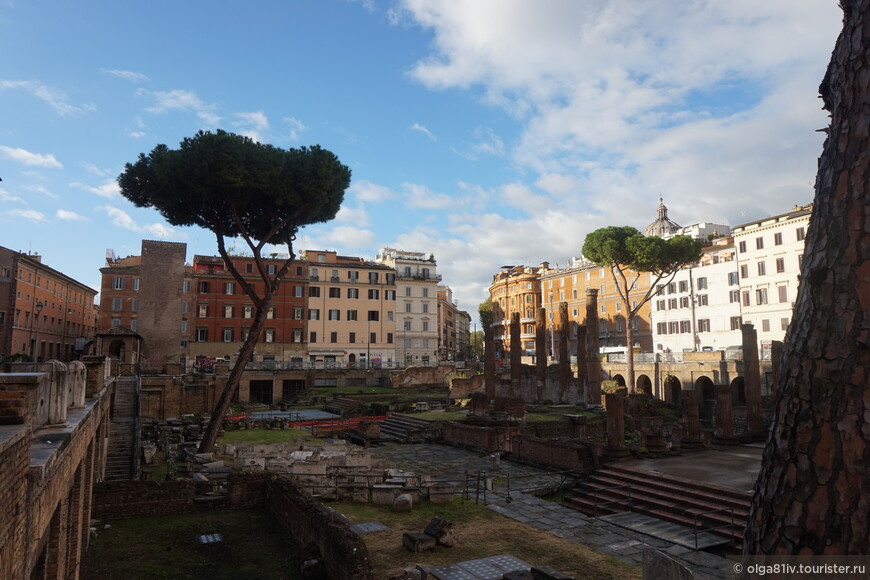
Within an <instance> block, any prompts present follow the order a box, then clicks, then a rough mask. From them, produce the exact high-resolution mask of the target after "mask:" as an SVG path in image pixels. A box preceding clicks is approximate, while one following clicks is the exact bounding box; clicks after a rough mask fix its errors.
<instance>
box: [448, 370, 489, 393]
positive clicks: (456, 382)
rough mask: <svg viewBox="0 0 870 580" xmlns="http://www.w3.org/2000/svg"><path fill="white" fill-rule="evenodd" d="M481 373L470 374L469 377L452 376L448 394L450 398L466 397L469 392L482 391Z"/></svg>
mask: <svg viewBox="0 0 870 580" xmlns="http://www.w3.org/2000/svg"><path fill="white" fill-rule="evenodd" d="M483 391H484V386H483V375H472V376H470V377H467V378H466V377H454V378H453V379H451V380H450V391H449V394H448V396H449V397H450V398H451V399H467V398H468V397H470V396H471V393H476V392H483Z"/></svg>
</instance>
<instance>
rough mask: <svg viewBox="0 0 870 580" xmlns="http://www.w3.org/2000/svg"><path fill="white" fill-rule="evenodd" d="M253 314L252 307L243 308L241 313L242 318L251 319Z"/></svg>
mask: <svg viewBox="0 0 870 580" xmlns="http://www.w3.org/2000/svg"><path fill="white" fill-rule="evenodd" d="M253 314H254V308H253V307H252V306H245V308H244V310H243V311H242V316H243V317H244V318H251V317H252V316H253Z"/></svg>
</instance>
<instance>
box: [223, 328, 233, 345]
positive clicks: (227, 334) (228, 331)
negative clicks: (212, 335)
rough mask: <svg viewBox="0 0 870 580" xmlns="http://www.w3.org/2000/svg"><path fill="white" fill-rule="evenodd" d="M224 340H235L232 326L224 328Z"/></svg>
mask: <svg viewBox="0 0 870 580" xmlns="http://www.w3.org/2000/svg"><path fill="white" fill-rule="evenodd" d="M223 341H224V342H232V341H233V329H232V328H224V330H223Z"/></svg>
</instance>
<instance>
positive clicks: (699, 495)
mask: <svg viewBox="0 0 870 580" xmlns="http://www.w3.org/2000/svg"><path fill="white" fill-rule="evenodd" d="M751 501H752V494H751V493H748V492H745V491H740V490H737V489H731V488H727V487H721V486H716V485H712V484H708V483H705V482H700V481H694V480H689V479H683V478H679V477H674V476H669V475H664V474H661V473H658V472H654V471H645V470H639V469H632V468H630V467H622V466H619V465H607V466H604V467H602V468H600V469H598V470H596V471H595V472H594V473H593V474H591V475H590V476H589V477H588V479H587V480H586V482H585V483H584V484H582V485H581V487H579V488H578V489H577V494H576V495H574V496H573V497H571V498H569V499H567V500H565V505H566V506H568V507H571V508H573V509H576V510H578V511H580V512H583V513H584V514H586V515H590V516H595V517H600V516H606V515H607V514H616V513H620V512H635V513H639V514H645V515H647V516H651V517H653V518H657V519H659V520H664V521H665V522H670V523H673V524H679V525H681V526H685V527H687V528H690V529H699V528H700V529H706V530H707V531H708V532H710V533H712V534H716V535H718V536H722V537H727V538H731V539H732V540H733V541H734V542H735V544H740V543H741V542H742V539H743V529H744V528H745V527H746V522H747V520H748V518H749V506H750V503H751ZM731 510H733V518H734V519H733V521H734V527H733V529H732V526H731V523H732V512H731ZM710 512H712V513H710Z"/></svg>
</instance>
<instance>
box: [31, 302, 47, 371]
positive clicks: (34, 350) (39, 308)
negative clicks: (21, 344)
mask: <svg viewBox="0 0 870 580" xmlns="http://www.w3.org/2000/svg"><path fill="white" fill-rule="evenodd" d="M44 306H45V305H44V304H43V303H42V301H40V300H37V301H36V340H34V341H33V348H32V349H31V352H30V358H32V359H33V360H36V355H37V353H38V351H39V346H38V345H39V313H40V312H42V308H43V307H44Z"/></svg>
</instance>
